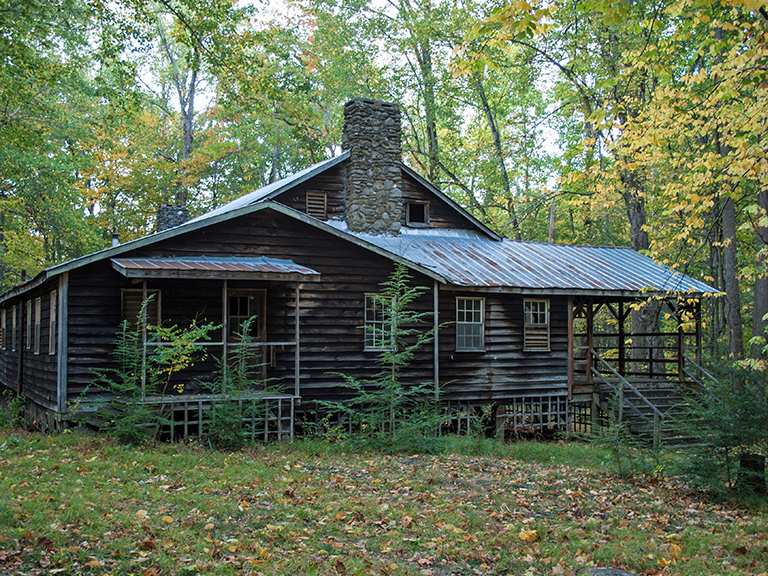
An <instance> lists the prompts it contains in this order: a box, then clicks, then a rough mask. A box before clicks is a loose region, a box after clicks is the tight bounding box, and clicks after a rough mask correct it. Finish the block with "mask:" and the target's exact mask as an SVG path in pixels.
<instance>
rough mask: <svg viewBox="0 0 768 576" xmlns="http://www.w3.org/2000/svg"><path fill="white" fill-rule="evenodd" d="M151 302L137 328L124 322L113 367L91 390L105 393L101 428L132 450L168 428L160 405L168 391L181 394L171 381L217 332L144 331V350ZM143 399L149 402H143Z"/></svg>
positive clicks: (203, 328) (206, 327)
mask: <svg viewBox="0 0 768 576" xmlns="http://www.w3.org/2000/svg"><path fill="white" fill-rule="evenodd" d="M151 298H152V296H150V298H148V299H147V300H146V301H145V302H144V303H143V304H142V307H141V310H140V312H139V314H138V317H137V321H136V322H135V323H133V324H131V323H130V322H128V320H124V321H123V322H122V324H121V325H120V329H119V330H118V332H117V334H116V337H115V344H114V346H115V347H114V352H113V358H114V361H115V364H116V367H114V368H110V369H106V370H98V371H96V372H95V379H94V385H95V386H97V387H98V388H100V389H102V390H104V391H105V392H107V393H108V396H107V398H106V399H105V403H104V405H103V406H101V407H100V408H99V410H98V416H99V418H100V419H101V420H102V421H103V428H104V429H105V430H106V431H108V432H109V433H110V434H112V435H113V436H115V438H117V439H119V440H120V441H122V442H126V443H130V444H135V443H139V442H141V441H143V440H146V439H147V438H154V437H157V436H158V434H159V432H160V430H161V428H162V426H163V425H164V424H167V423H168V421H167V419H166V418H164V417H163V412H162V403H163V399H164V398H165V396H166V394H167V393H169V392H171V391H175V392H177V393H181V392H183V386H182V385H181V384H171V377H172V376H173V375H174V374H176V373H178V372H179V371H181V370H183V369H185V368H189V367H190V366H192V365H193V364H194V363H195V362H196V361H199V360H200V359H202V358H203V357H204V355H205V354H206V352H205V348H204V347H203V346H202V345H201V342H202V341H204V340H209V339H210V336H209V333H210V332H212V331H213V330H216V329H217V328H218V327H217V326H214V325H213V324H202V325H199V324H197V323H196V322H193V323H192V325H191V326H190V327H189V328H179V327H178V326H172V327H170V328H162V327H157V326H148V327H147V342H148V343H149V344H151V345H152V346H150V347H147V348H145V345H144V326H145V325H146V310H147V304H148V302H149V300H150V299H151ZM147 398H152V399H153V401H152V402H147V401H146V400H147ZM158 399H159V400H158ZM158 402H159V404H160V406H159V407H158Z"/></svg>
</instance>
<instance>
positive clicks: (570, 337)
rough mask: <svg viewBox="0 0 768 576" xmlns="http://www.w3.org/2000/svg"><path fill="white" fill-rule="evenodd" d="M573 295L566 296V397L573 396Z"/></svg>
mask: <svg viewBox="0 0 768 576" xmlns="http://www.w3.org/2000/svg"><path fill="white" fill-rule="evenodd" d="M573 339H574V335H573V296H568V398H569V399H571V398H573V381H574V379H575V375H574V370H575V368H574V361H573V354H574V342H573Z"/></svg>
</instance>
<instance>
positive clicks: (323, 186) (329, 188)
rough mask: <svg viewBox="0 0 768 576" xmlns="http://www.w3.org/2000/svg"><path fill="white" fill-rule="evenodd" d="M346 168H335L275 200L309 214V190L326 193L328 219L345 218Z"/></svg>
mask: <svg viewBox="0 0 768 576" xmlns="http://www.w3.org/2000/svg"><path fill="white" fill-rule="evenodd" d="M344 174H345V168H344V166H343V165H342V166H335V167H333V168H332V169H330V170H327V171H326V172H323V173H322V174H319V175H317V176H315V177H314V178H312V179H310V180H308V181H307V182H304V183H303V184H301V185H299V186H297V187H295V188H292V189H290V190H288V191H287V192H284V193H283V194H280V195H278V196H277V197H276V198H275V200H276V201H277V202H280V203H281V204H285V205H286V206H289V207H291V208H293V209H294V210H298V211H299V212H304V213H306V212H307V190H310V191H313V192H324V193H325V195H326V216H327V219H329V220H330V219H338V220H341V219H343V218H344V205H345V204H344Z"/></svg>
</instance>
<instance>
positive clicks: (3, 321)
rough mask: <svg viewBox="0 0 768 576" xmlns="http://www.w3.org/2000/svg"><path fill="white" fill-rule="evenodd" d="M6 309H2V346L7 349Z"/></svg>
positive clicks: (0, 341)
mask: <svg viewBox="0 0 768 576" xmlns="http://www.w3.org/2000/svg"><path fill="white" fill-rule="evenodd" d="M6 314H7V313H6V310H5V308H2V309H0V348H2V349H3V350H5V334H6V330H5V328H6V324H5V323H6Z"/></svg>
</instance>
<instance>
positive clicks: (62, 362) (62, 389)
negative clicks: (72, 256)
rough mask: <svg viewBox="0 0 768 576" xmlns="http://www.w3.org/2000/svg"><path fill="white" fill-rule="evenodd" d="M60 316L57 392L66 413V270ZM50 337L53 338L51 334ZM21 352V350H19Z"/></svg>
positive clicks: (61, 288) (60, 291) (57, 349)
mask: <svg viewBox="0 0 768 576" xmlns="http://www.w3.org/2000/svg"><path fill="white" fill-rule="evenodd" d="M58 300H59V301H58V311H57V313H58V318H56V324H57V325H58V328H59V333H58V335H57V342H56V351H57V353H58V358H57V359H56V361H57V366H56V378H57V386H56V394H57V396H58V400H59V413H60V414H64V412H65V411H66V410H67V393H68V392H67V358H68V356H69V354H68V352H67V324H68V323H69V308H68V306H69V272H64V273H63V274H62V275H61V276H59V293H58ZM49 338H53V335H52V334H50V335H49ZM19 353H21V352H19Z"/></svg>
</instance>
